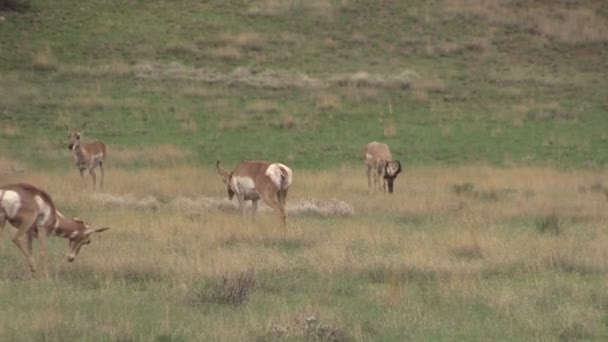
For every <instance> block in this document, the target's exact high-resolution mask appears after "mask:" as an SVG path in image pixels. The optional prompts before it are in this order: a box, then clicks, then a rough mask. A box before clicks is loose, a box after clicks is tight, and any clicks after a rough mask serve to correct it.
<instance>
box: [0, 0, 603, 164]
mask: <svg viewBox="0 0 608 342" xmlns="http://www.w3.org/2000/svg"><path fill="white" fill-rule="evenodd" d="M26 4H29V6H27V8H25V9H22V10H20V11H8V10H5V11H3V12H0V15H1V16H2V17H4V20H2V21H0V47H1V48H0V73H1V75H2V77H0V94H2V95H1V96H0V144H1V147H2V150H3V151H4V153H8V154H9V155H11V156H12V157H13V158H17V159H21V160H23V161H26V162H30V163H40V164H41V165H46V166H54V165H63V164H64V162H63V161H65V160H66V154H67V153H68V151H67V149H66V148H65V146H64V144H63V142H62V141H63V140H65V134H64V129H65V128H64V124H69V125H70V126H75V127H77V126H80V125H82V124H83V123H85V122H86V123H87V131H86V132H85V134H86V136H88V137H96V138H100V139H103V140H105V141H107V142H108V143H109V145H110V146H111V147H112V151H113V153H114V155H115V156H116V163H118V164H121V165H125V166H137V165H141V164H150V163H152V164H165V163H168V162H175V161H182V160H190V161H195V162H202V163H211V162H212V161H214V160H215V159H217V158H222V159H228V160H239V159H243V158H270V159H280V160H284V161H288V162H290V163H291V164H293V165H297V166H299V167H327V166H332V165H341V164H343V163H347V164H348V163H359V162H360V161H359V158H360V156H359V153H360V149H361V147H362V145H363V144H365V143H366V142H369V141H372V140H382V141H385V142H387V143H389V144H390V145H391V146H392V148H393V150H394V153H393V154H394V155H395V156H398V157H400V158H401V159H403V160H405V161H406V162H407V163H410V164H411V163H414V164H428V163H456V164H463V163H468V162H484V163H493V164H498V165H512V164H529V163H533V164H557V165H562V166H567V165H574V166H581V165H603V164H604V163H605V162H606V161H608V158H607V157H606V155H605V153H603V151H606V150H608V134H607V133H606V132H607V128H608V120H606V118H607V116H606V114H607V112H608V96H607V95H608V90H607V89H608V81H607V80H606V77H605V75H606V72H607V71H608V58H607V57H608V56H607V47H608V4H607V3H606V2H605V1H600V0H595V1H592V0H586V1H585V0H582V1H576V2H573V1H532V2H528V1H516V0H513V1H499V0H456V1H407V2H406V1H388V0H386V1H363V0H361V1H355V0H334V1H332V0H312V1H307V2H303V1H296V0H286V1H276V0H259V1H207V2H200V1H175V2H169V1H87V2H84V3H83V2H81V1H68V0H61V1H54V2H52V3H48V2H45V1H30V2H26ZM60 161H62V162H60Z"/></svg>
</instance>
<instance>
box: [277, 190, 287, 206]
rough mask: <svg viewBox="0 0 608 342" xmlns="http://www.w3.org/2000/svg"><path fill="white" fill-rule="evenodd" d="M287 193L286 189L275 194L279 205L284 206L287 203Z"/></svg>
mask: <svg viewBox="0 0 608 342" xmlns="http://www.w3.org/2000/svg"><path fill="white" fill-rule="evenodd" d="M287 191H288V189H283V190H279V192H278V193H277V196H278V198H279V203H281V205H282V206H285V203H286V202H287Z"/></svg>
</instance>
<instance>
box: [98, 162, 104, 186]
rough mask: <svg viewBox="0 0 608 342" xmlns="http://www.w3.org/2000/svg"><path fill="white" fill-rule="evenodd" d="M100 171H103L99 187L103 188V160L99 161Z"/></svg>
mask: <svg viewBox="0 0 608 342" xmlns="http://www.w3.org/2000/svg"><path fill="white" fill-rule="evenodd" d="M99 171H100V172H101V180H100V181H99V188H100V189H101V190H103V173H104V172H103V161H100V162H99Z"/></svg>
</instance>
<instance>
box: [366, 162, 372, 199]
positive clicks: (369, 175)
mask: <svg viewBox="0 0 608 342" xmlns="http://www.w3.org/2000/svg"><path fill="white" fill-rule="evenodd" d="M367 189H368V190H369V192H370V193H371V192H372V167H371V166H368V167H367Z"/></svg>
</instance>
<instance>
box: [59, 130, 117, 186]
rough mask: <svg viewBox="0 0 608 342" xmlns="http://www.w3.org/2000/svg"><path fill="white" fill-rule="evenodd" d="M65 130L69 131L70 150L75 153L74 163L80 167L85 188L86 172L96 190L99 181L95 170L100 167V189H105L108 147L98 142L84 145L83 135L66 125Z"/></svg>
mask: <svg viewBox="0 0 608 342" xmlns="http://www.w3.org/2000/svg"><path fill="white" fill-rule="evenodd" d="M86 125H87V124H86V123H85V124H84V125H82V129H84V128H85V127H86ZM65 128H66V129H67V130H68V140H69V142H68V148H69V149H70V151H72V152H74V162H75V163H76V167H78V171H80V178H82V182H83V183H84V186H85V188H86V186H87V181H86V180H85V179H84V172H85V171H88V172H89V174H90V175H91V179H92V180H93V190H95V185H96V180H97V176H96V175H95V168H96V167H99V170H100V172H101V182H100V187H101V189H103V178H104V177H103V176H104V171H103V163H104V161H105V159H106V155H107V150H106V145H105V144H104V143H103V142H101V141H98V140H94V141H89V142H86V143H83V142H81V141H80V137H81V135H82V133H80V132H78V131H72V130H70V128H69V127H68V125H67V124H66V125H65Z"/></svg>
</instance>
